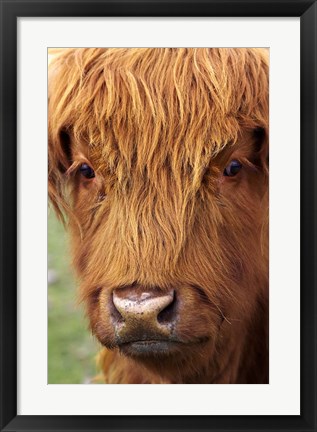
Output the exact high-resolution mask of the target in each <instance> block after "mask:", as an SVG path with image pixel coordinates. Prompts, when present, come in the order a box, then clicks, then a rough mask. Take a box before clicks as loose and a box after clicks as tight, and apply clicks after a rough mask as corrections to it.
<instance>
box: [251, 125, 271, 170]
mask: <svg viewBox="0 0 317 432" xmlns="http://www.w3.org/2000/svg"><path fill="white" fill-rule="evenodd" d="M253 134H254V144H255V154H256V163H257V165H259V166H260V167H261V168H262V170H263V172H264V174H265V175H267V176H268V174H269V130H268V128H262V127H259V128H256V129H255V130H254V132H253Z"/></svg>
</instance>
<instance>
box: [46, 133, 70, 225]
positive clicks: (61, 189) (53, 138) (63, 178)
mask: <svg viewBox="0 0 317 432" xmlns="http://www.w3.org/2000/svg"><path fill="white" fill-rule="evenodd" d="M71 164H72V154H71V140H70V135H69V133H68V132H67V131H66V130H61V131H59V132H58V133H53V132H52V131H49V140H48V195H49V200H50V202H51V204H52V205H53V207H54V210H55V212H56V214H57V216H58V217H59V219H61V220H62V221H63V222H65V217H67V216H68V215H69V212H70V208H69V203H68V199H67V193H66V184H67V177H68V176H67V170H68V169H69V167H70V166H71Z"/></svg>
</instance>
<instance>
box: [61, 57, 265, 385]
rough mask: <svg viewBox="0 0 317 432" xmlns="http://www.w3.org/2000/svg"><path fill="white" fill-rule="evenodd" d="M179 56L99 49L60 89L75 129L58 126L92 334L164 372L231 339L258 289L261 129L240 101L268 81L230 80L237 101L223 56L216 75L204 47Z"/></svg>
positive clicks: (205, 358)
mask: <svg viewBox="0 0 317 432" xmlns="http://www.w3.org/2000/svg"><path fill="white" fill-rule="evenodd" d="M153 52H154V53H153ZM188 52H189V54H188V56H189V58H187V57H186V56H185V57H184V61H183V64H182V66H181V65H180V64H179V58H178V57H179V55H180V54H179V52H178V51H177V50H176V51H171V52H169V51H164V50H163V51H162V53H161V54H160V53H159V52H158V51H155V50H143V51H142V50H139V52H138V51H137V50H135V57H133V53H132V51H131V52H129V50H124V51H122V52H121V57H120V55H118V56H117V57H116V52H115V53H112V57H111V56H110V57H109V58H110V60H112V62H111V65H112V66H111V67H110V62H109V61H110V60H109V59H107V57H105V59H104V60H103V62H100V64H99V63H98V65H95V68H96V70H99V75H98V76H97V77H96V76H95V72H92V71H93V66H92V65H90V69H88V70H87V71H86V75H85V76H84V77H82V81H81V82H80V83H79V82H77V84H76V86H75V87H76V91H74V89H73V91H72V92H70V93H69V95H68V98H67V96H65V98H66V99H68V103H70V104H74V109H75V106H76V109H78V110H81V107H80V105H79V103H78V100H77V102H76V98H75V100H74V101H72V99H71V98H72V97H74V94H78V95H80V96H81V100H82V101H83V103H84V105H85V107H86V105H87V107H86V109H87V113H86V115H87V117H86V124H85V118H84V114H80V113H79V114H77V115H76V118H74V119H73V122H74V124H73V125H72V126H71V127H70V126H68V127H67V128H65V127H64V128H63V129H62V130H60V132H59V135H58V140H59V148H60V152H61V154H63V158H64V159H63V160H64V166H65V168H67V170H66V173H65V174H62V176H64V177H65V178H67V183H68V186H69V190H70V192H69V208H68V210H69V214H70V229H71V236H72V250H73V256H74V264H75V267H76V269H77V272H78V274H79V276H80V279H81V293H82V298H83V299H84V301H85V303H86V305H87V311H88V317H89V320H90V324H91V328H92V331H93V333H94V334H95V335H96V336H97V338H98V339H99V341H100V342H101V343H102V344H103V345H105V346H106V347H108V348H118V349H119V350H120V351H121V352H122V353H123V354H124V355H127V356H130V357H133V358H134V359H137V360H138V361H140V362H142V363H143V364H144V365H146V366H147V367H148V368H150V369H152V370H155V369H159V370H162V371H168V372H166V373H167V374H170V375H174V376H175V375H179V374H181V375H182V374H185V375H190V371H192V370H194V371H197V370H204V368H208V367H209V366H210V363H212V362H213V361H214V360H213V359H214V356H213V353H214V352H217V350H222V349H223V348H224V345H226V343H227V342H228V340H229V339H234V338H237V339H239V338H240V337H241V334H242V333H243V332H244V331H245V329H246V323H247V322H249V320H250V319H252V311H253V310H254V308H255V303H256V302H257V301H258V299H259V298H260V297H261V296H262V295H263V290H264V288H265V286H266V284H267V246H268V245H267V204H268V202H267V172H266V157H267V145H266V144H267V143H266V139H267V137H266V134H267V130H266V128H265V127H264V126H265V124H264V123H263V122H264V120H263V118H262V120H261V121H262V124H261V121H260V120H258V124H256V123H255V122H254V124H252V122H251V121H250V119H248V118H246V115H247V113H246V112H245V111H246V109H245V108H243V106H244V104H246V103H247V102H246V99H247V97H248V96H249V97H250V95H249V93H248V91H249V92H250V91H251V90H252V91H253V92H258V93H259V95H258V98H257V99H258V100H257V105H256V103H255V102H254V107H253V109H254V113H255V112H256V110H258V109H259V106H258V105H259V103H260V102H261V101H259V99H260V95H261V97H264V95H266V92H267V88H264V87H265V84H264V83H263V84H262V86H263V88H259V89H255V88H252V89H247V88H245V89H244V90H243V89H241V88H240V87H241V86H242V83H240V82H239V80H238V79H237V78H236V77H234V78H235V79H236V81H237V82H236V85H238V84H239V85H240V87H239V88H237V89H236V92H237V94H238V96H239V97H237V95H235V94H234V93H233V92H234V91H235V88H234V85H233V83H231V82H230V79H233V78H232V77H231V78H230V73H232V74H233V73H234V72H233V69H232V68H234V67H235V66H232V64H231V62H230V61H229V60H228V61H227V63H226V67H227V70H226V71H225V72H224V71H223V70H222V69H221V68H220V69H219V68H218V69H219V70H218V69H217V67H218V66H217V62H216V60H215V62H216V63H215V65H214V66H213V65H212V57H213V56H214V53H213V54H212V55H210V58H208V57H207V55H208V51H206V50H202V51H199V50H198V51H195V55H194V51H193V52H192V51H188ZM183 54H184V53H183ZM124 56H126V58H125V59H123V60H122V58H124ZM153 56H154V57H156V61H157V62H158V63H157V66H156V67H157V68H158V69H157V70H156V71H155V70H153V68H154V65H153V64H152V62H153V61H154V59H153V58H152V57H153ZM165 57H166V58H165ZM120 59H121V60H120ZM145 59H146V60H147V63H146V64H147V65H148V66H147V67H146V68H145V66H144V68H142V62H143V63H144V62H145ZM206 59H207V60H208V62H207V63H206ZM246 59H248V60H249V61H252V56H249V57H248V56H246ZM253 60H254V59H253ZM120 61H121V63H120ZM217 61H218V60H217ZM107 62H108V63H107ZM173 62H174V63H173ZM151 64H152V66H151ZM102 65H103V66H102ZM127 65H128V66H127ZM230 65H231V66H230ZM207 66H208V67H210V71H209V74H215V76H217V75H216V74H217V72H219V74H220V75H221V74H225V75H226V80H227V83H226V84H227V87H228V88H226V87H225V86H224V80H225V78H223V77H222V75H221V76H220V77H219V79H218V81H217V82H218V87H217V86H216V84H215V82H214V81H213V80H212V79H211V78H210V75H208V71H206V70H205V68H206V67H207ZM87 67H88V66H87ZM151 67H152V69H151V71H150V68H151ZM254 67H257V68H258V75H259V77H260V76H261V77H262V80H263V76H266V72H265V71H263V70H262V69H261V68H264V67H263V65H262V66H261V64H260V63H259V62H258V64H257V65H256V66H254ZM98 68H99V69H98ZM230 68H231V69H230ZM178 69H180V70H178ZM183 69H184V70H185V71H184V70H183ZM247 69H248V68H247ZM264 69H265V68H264ZM248 70H249V69H248ZM90 74H91V77H90ZM235 74H236V72H235ZM100 76H101V77H102V78H100ZM228 76H229V77H228ZM89 77H90V78H91V79H89ZM98 77H99V80H98V79H97V78H98ZM93 78H94V79H93ZM185 78H186V79H185ZM208 79H209V81H208ZM241 79H242V78H241V77H240V81H241ZM221 80H223V82H222V84H223V85H222V87H221V85H220V84H221V82H220V81H221ZM244 85H245V86H247V84H244ZM257 85H258V86H259V87H261V82H259V83H258V84H257ZM266 85H267V84H266ZM229 90H230V92H229ZM76 92H77V93H76ZM226 92H229V93H230V94H229V96H228V97H227V98H225V95H224V94H225V93H226ZM72 95H73V96H72ZM78 97H79V96H78ZM239 98H240V99H239ZM77 99H78V98H77ZM237 99H238V100H237ZM239 101H240V102H239ZM238 102H239V103H240V105H239V103H238ZM262 104H263V106H266V104H267V101H264V102H263V101H262ZM97 109H99V111H98V112H97ZM82 110H83V111H85V110H84V107H82ZM95 110H96V112H95ZM234 110H235V111H234ZM239 110H240V111H239ZM243 110H244V111H243ZM233 111H234V112H235V115H233V114H234V112H233ZM89 115H90V116H92V117H94V123H93V124H92V123H90V120H91V119H90V118H89ZM248 115H250V116H251V113H248ZM81 116H82V118H81ZM239 116H240V117H241V119H240V120H241V121H240V122H239V121H238V120H239ZM250 118H251V117H250ZM247 120H249V123H250V124H248V121H247ZM79 125H80V127H79ZM67 164H68V166H67ZM60 171H61V172H62V171H63V170H60ZM231 346H232V342H231ZM228 355H230V353H228ZM162 373H163V372H162Z"/></svg>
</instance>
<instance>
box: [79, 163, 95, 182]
mask: <svg viewBox="0 0 317 432" xmlns="http://www.w3.org/2000/svg"><path fill="white" fill-rule="evenodd" d="M79 171H80V173H81V175H83V176H84V177H86V178H87V179H92V178H94V177H95V171H94V170H93V169H92V168H91V167H90V166H89V165H87V164H86V163H83V164H81V166H80V168H79Z"/></svg>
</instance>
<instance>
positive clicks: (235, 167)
mask: <svg viewBox="0 0 317 432" xmlns="http://www.w3.org/2000/svg"><path fill="white" fill-rule="evenodd" d="M241 168H242V165H241V163H240V162H239V161H237V160H232V161H231V162H230V163H229V165H228V166H226V168H225V170H224V172H223V175H224V176H226V177H234V176H235V175H237V174H238V172H239V171H240V170H241Z"/></svg>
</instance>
